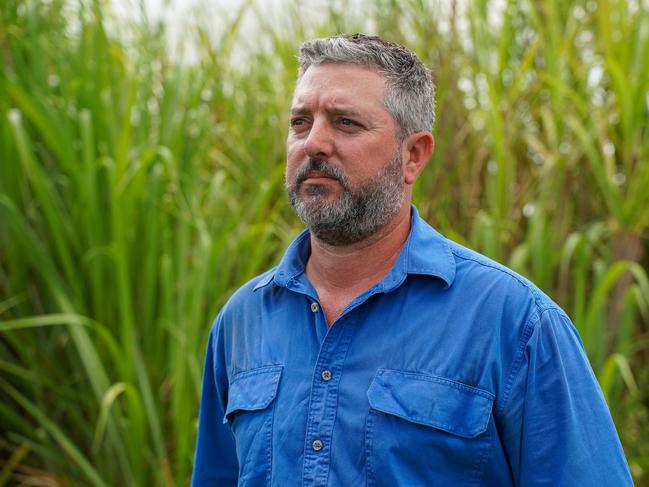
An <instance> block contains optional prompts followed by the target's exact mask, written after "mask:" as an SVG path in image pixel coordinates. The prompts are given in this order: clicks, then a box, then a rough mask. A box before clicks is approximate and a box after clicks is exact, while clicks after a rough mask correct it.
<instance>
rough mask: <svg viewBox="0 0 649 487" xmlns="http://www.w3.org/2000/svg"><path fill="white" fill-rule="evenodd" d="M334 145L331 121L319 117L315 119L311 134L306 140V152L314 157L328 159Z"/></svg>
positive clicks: (308, 155)
mask: <svg viewBox="0 0 649 487" xmlns="http://www.w3.org/2000/svg"><path fill="white" fill-rule="evenodd" d="M333 147H334V133H333V130H332V127H331V126H330V125H329V123H328V122H327V121H326V120H324V119H322V118H318V119H316V120H314V121H313V125H312V126H311V129H310V130H309V135H308V136H307V137H306V139H305V140H304V153H305V154H306V155H307V157H310V158H313V159H327V158H329V157H330V156H331V153H332V152H333Z"/></svg>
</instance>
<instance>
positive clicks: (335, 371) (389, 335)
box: [193, 207, 632, 487]
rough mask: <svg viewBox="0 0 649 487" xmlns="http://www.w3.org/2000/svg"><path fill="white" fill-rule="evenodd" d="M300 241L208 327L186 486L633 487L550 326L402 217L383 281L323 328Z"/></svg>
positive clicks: (579, 373) (585, 384)
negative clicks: (400, 239)
mask: <svg viewBox="0 0 649 487" xmlns="http://www.w3.org/2000/svg"><path fill="white" fill-rule="evenodd" d="M309 255H310V236H309V233H308V232H306V231H305V232H303V233H302V234H300V235H299V236H298V237H297V238H296V239H295V240H294V242H293V243H292V244H291V246H290V247H289V248H288V250H287V251H286V254H285V255H284V257H283V259H282V260H281V262H280V264H279V265H278V266H277V267H276V268H274V269H272V270H270V271H269V272H267V273H265V274H262V275H261V276H258V277H257V278H255V279H253V280H252V281H250V282H249V283H247V284H246V285H244V286H243V287H242V288H240V289H239V290H238V291H237V292H236V293H235V294H234V295H233V296H232V297H231V299H230V300H229V301H228V303H227V304H226V305H225V306H224V308H223V309H222V310H221V312H220V313H219V315H218V317H217V318H216V320H215V322H214V325H213V328H212V330H211V333H210V336H209V342H208V348H207V357H206V362H205V372H204V379H203V390H202V399H201V407H200V416H199V431H198V442H197V448H196V458H195V467H194V476H193V485H194V486H208V485H209V486H215V487H227V486H235V485H239V486H280V487H290V486H305V487H306V486H309V487H311V486H344V487H354V486H365V485H367V486H386V487H388V486H389V487H395V486H403V487H416V486H422V487H423V486H432V485H439V486H454V487H457V486H468V485H483V486H498V487H506V486H513V485H525V486H540V485H544V486H553V487H556V486H564V485H565V486H595V485H602V486H604V485H605V486H620V485H632V481H631V477H630V474H629V470H628V466H627V463H626V460H625V458H624V454H623V451H622V447H621V445H620V442H619V439H618V436H617V433H616V431H615V427H614V425H613V422H612V420H611V416H610V414H609V411H608V409H607V407H606V404H605V401H604V398H603V396H602V392H601V390H600V388H599V386H598V384H597V380H596V378H595V376H594V374H593V371H592V370H591V368H590V366H589V363H588V360H587V358H586V355H585V354H584V350H583V346H582V343H581V341H580V338H579V336H578V334H577V331H576V330H575V328H574V326H573V325H572V323H571V322H570V320H569V319H568V317H567V316H566V314H565V313H564V312H563V311H562V310H561V309H560V308H559V307H558V306H557V305H556V304H555V303H554V302H552V301H551V300H550V299H549V298H548V297H547V296H545V295H544V294H543V293H542V292H541V291H539V290H538V289H537V288H536V287H535V286H534V285H532V284H531V283H530V282H529V281H527V280H526V279H524V278H522V277H521V276H519V275H517V274H516V273H514V272H512V271H511V270H509V269H507V268H505V267H503V266H501V265H499V264H497V263H495V262H493V261H491V260H489V259H487V258H486V257H484V256H482V255H479V254H477V253H475V252H473V251H471V250H468V249H466V248H464V247H462V246H460V245H458V244H456V243H454V242H451V241H449V240H447V239H446V238H444V237H443V236H441V235H440V234H439V233H437V232H436V231H435V230H434V229H432V228H431V227H430V226H429V225H428V224H426V223H425V222H424V221H423V220H422V219H420V217H419V216H418V214H417V210H416V209H415V208H414V207H413V208H412V221H411V231H410V234H409V237H408V239H407V241H406V243H405V245H404V246H403V249H402V251H401V253H400V255H399V257H398V258H397V260H396V262H395V264H394V266H393V267H392V269H391V270H390V272H389V273H388V274H387V275H386V276H385V278H384V279H383V280H381V281H380V282H379V283H378V284H376V285H375V286H373V287H372V288H370V289H368V290H367V291H366V292H364V293H362V294H361V295H360V296H358V297H357V298H356V299H354V300H353V301H352V302H351V303H349V305H348V306H347V307H346V308H345V309H344V311H343V312H342V314H341V315H340V316H339V317H338V318H337V319H336V321H335V322H334V323H333V324H332V325H331V327H328V326H327V323H326V321H325V316H324V313H323V311H322V307H321V306H320V303H319V301H318V295H317V293H316V291H315V290H314V288H313V286H312V285H311V284H310V282H309V280H308V279H307V276H306V274H305V266H306V262H307V259H308V258H309Z"/></svg>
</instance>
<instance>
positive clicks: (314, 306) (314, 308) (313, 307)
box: [311, 302, 320, 313]
mask: <svg viewBox="0 0 649 487" xmlns="http://www.w3.org/2000/svg"><path fill="white" fill-rule="evenodd" d="M311 311H313V312H314V313H317V312H318V311H320V305H319V304H318V303H315V302H313V303H311Z"/></svg>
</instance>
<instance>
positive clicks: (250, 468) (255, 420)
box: [223, 365, 282, 487]
mask: <svg viewBox="0 0 649 487" xmlns="http://www.w3.org/2000/svg"><path fill="white" fill-rule="evenodd" d="M281 374H282V366H281V365H269V366H264V367H258V368H255V369H250V370H245V371H243V372H239V373H237V374H236V375H235V376H234V377H233V379H232V382H231V383H230V387H229V389H228V404H227V408H226V411H225V416H224V418H223V422H224V423H229V424H230V427H231V429H232V433H233V435H234V438H235V443H236V450H237V459H238V460H239V483H238V486H239V487H244V486H247V487H252V486H255V487H256V486H266V485H270V481H271V474H272V471H271V448H272V434H273V409H274V408H273V404H274V400H275V397H276V395H277V389H278V386H279V380H280V377H281Z"/></svg>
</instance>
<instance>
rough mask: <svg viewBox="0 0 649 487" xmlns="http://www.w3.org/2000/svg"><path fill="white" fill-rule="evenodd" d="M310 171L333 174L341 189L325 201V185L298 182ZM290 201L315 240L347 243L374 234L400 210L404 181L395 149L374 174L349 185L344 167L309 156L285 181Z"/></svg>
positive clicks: (329, 242) (332, 243)
mask: <svg viewBox="0 0 649 487" xmlns="http://www.w3.org/2000/svg"><path fill="white" fill-rule="evenodd" d="M311 171H319V172H322V173H324V174H326V175H327V176H329V177H332V178H336V179H337V180H338V182H339V183H340V186H341V189H342V193H341V195H340V196H339V197H338V198H337V199H335V200H333V201H328V200H327V198H326V196H327V193H328V192H329V189H328V188H327V187H326V186H316V185H313V186H308V187H307V194H306V195H301V194H300V186H301V184H302V182H303V181H304V180H305V179H306V177H307V174H308V173H310V172H311ZM286 192H287V193H288V198H289V201H290V202H291V205H292V206H293V208H294V209H295V211H296V213H297V214H298V216H299V217H300V219H301V220H302V221H303V222H304V225H306V227H307V228H308V229H309V230H310V231H311V233H312V234H313V235H315V237H316V238H318V240H320V241H322V242H325V243H327V244H329V245H334V246H343V245H350V244H353V243H356V242H360V241H361V240H364V239H366V238H367V237H370V236H371V235H374V234H375V233H376V232H377V231H378V230H379V229H381V228H383V227H384V226H385V225H386V224H387V223H388V222H389V221H390V219H391V218H392V217H393V216H394V215H395V214H396V213H397V212H398V211H399V208H401V205H402V204H403V198H404V182H403V172H402V169H401V158H400V154H399V153H398V152H397V153H396V154H394V155H393V157H392V158H391V159H390V161H389V162H388V163H387V164H386V165H385V167H383V168H382V169H381V170H380V171H379V172H378V173H377V174H376V175H374V176H372V177H371V178H368V179H366V180H365V181H363V182H361V183H359V185H358V187H356V188H351V187H350V185H349V181H348V179H347V176H345V174H344V173H343V171H342V170H341V169H340V168H338V167H336V166H333V165H331V164H329V163H328V162H327V161H324V160H321V159H309V161H308V162H307V163H306V164H304V166H302V167H301V168H300V169H299V170H298V172H297V174H296V175H295V179H294V180H293V181H292V182H290V183H289V182H288V181H286Z"/></svg>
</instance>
